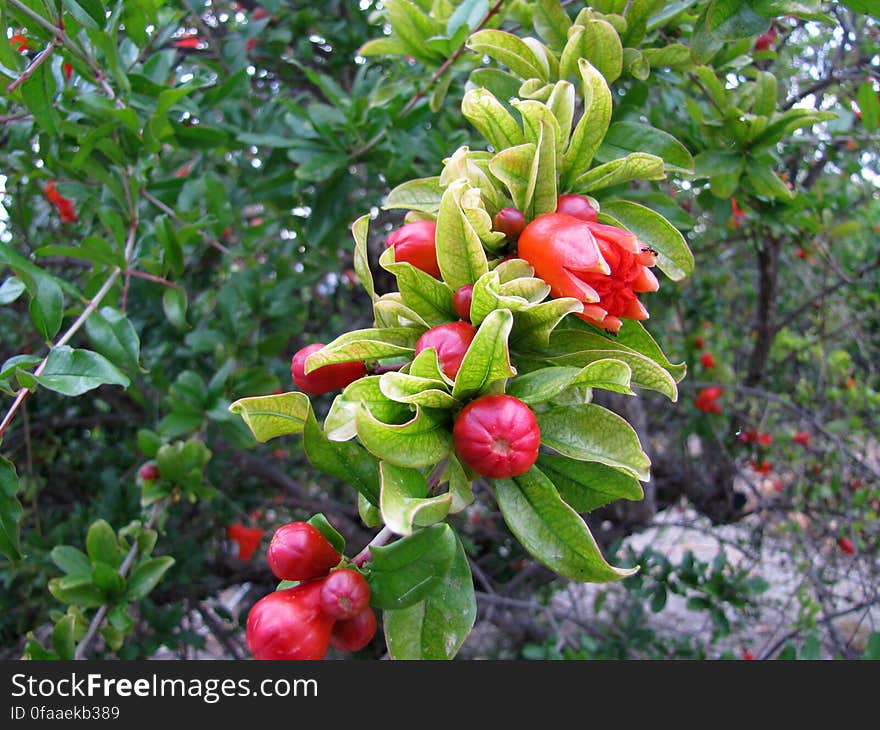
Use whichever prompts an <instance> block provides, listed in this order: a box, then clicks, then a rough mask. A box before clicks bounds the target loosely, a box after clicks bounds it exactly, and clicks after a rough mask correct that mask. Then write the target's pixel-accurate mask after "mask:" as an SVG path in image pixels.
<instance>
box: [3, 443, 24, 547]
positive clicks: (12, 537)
mask: <svg viewBox="0 0 880 730" xmlns="http://www.w3.org/2000/svg"><path fill="white" fill-rule="evenodd" d="M18 489H19V486H18V475H17V474H16V473H15V465H14V464H13V463H12V462H11V461H9V460H8V459H6V458H4V457H3V456H0V552H2V553H3V554H4V555H5V556H6V557H7V558H9V559H10V560H20V559H21V544H20V541H19V533H20V529H21V515H22V509H21V504H20V503H19V501H18Z"/></svg>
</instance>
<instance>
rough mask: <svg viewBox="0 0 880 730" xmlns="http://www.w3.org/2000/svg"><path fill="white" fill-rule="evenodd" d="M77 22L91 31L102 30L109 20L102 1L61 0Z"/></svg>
mask: <svg viewBox="0 0 880 730" xmlns="http://www.w3.org/2000/svg"><path fill="white" fill-rule="evenodd" d="M61 3H62V4H63V5H64V7H65V8H67V10H68V12H69V13H70V14H71V15H72V16H73V17H74V18H76V21H77V22H78V23H79V24H80V25H82V26H84V27H86V28H89V29H91V30H101V29H102V28H103V27H104V23H106V22H107V18H106V17H105V15H104V5H103V3H102V2H101V0H61Z"/></svg>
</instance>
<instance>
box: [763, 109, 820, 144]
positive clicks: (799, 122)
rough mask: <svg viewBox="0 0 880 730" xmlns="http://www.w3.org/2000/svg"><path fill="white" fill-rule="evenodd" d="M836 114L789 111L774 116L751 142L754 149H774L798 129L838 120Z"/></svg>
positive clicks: (810, 110) (804, 110)
mask: <svg viewBox="0 0 880 730" xmlns="http://www.w3.org/2000/svg"><path fill="white" fill-rule="evenodd" d="M836 117H837V115H836V114H835V113H834V112H819V111H815V110H813V109H800V108H798V109H789V110H788V111H785V112H783V113H782V114H779V115H774V117H773V118H772V120H771V121H770V124H768V125H767V127H766V128H765V129H764V131H763V132H761V133H760V134H759V135H758V136H756V137H755V138H754V139H753V140H752V141H751V146H752V147H774V146H775V145H776V143H777V142H779V141H780V140H781V139H782V138H783V137H785V136H786V135H788V134H791V133H792V132H794V131H795V130H796V129H801V128H802V127H811V126H812V125H814V124H818V123H819V122H826V121H828V120H830V119H834V118H836Z"/></svg>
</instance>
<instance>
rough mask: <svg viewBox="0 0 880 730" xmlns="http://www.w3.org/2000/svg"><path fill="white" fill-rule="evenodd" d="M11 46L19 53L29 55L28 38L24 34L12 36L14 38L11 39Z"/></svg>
mask: <svg viewBox="0 0 880 730" xmlns="http://www.w3.org/2000/svg"><path fill="white" fill-rule="evenodd" d="M9 45H10V46H12V47H13V48H14V49H15V50H16V51H18V52H19V53H27V50H28V42H27V36H26V35H24V33H16V34H15V35H14V36H12V38H10V39H9Z"/></svg>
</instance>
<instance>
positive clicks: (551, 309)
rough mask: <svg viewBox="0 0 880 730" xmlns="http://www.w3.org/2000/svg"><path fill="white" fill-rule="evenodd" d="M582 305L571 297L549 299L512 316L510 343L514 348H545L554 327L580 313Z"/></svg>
mask: <svg viewBox="0 0 880 730" xmlns="http://www.w3.org/2000/svg"><path fill="white" fill-rule="evenodd" d="M583 308H584V305H583V304H582V303H581V302H579V301H578V300H577V299H574V298H572V297H562V298H560V299H551V300H550V301H549V302H542V303H541V304H537V305H535V306H533V307H529V308H527V309H524V310H522V311H521V312H517V313H516V314H515V315H514V323H513V332H512V333H511V335H510V342H511V345H512V346H515V347H516V348H525V347H545V346H546V345H547V343H548V342H549V340H550V335H551V334H552V332H553V330H554V329H555V328H556V326H557V325H558V324H559V323H560V322H561V321H562V320H563V319H564V318H565V317H566V316H567V315H569V314H572V313H574V312H582V311H583Z"/></svg>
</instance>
